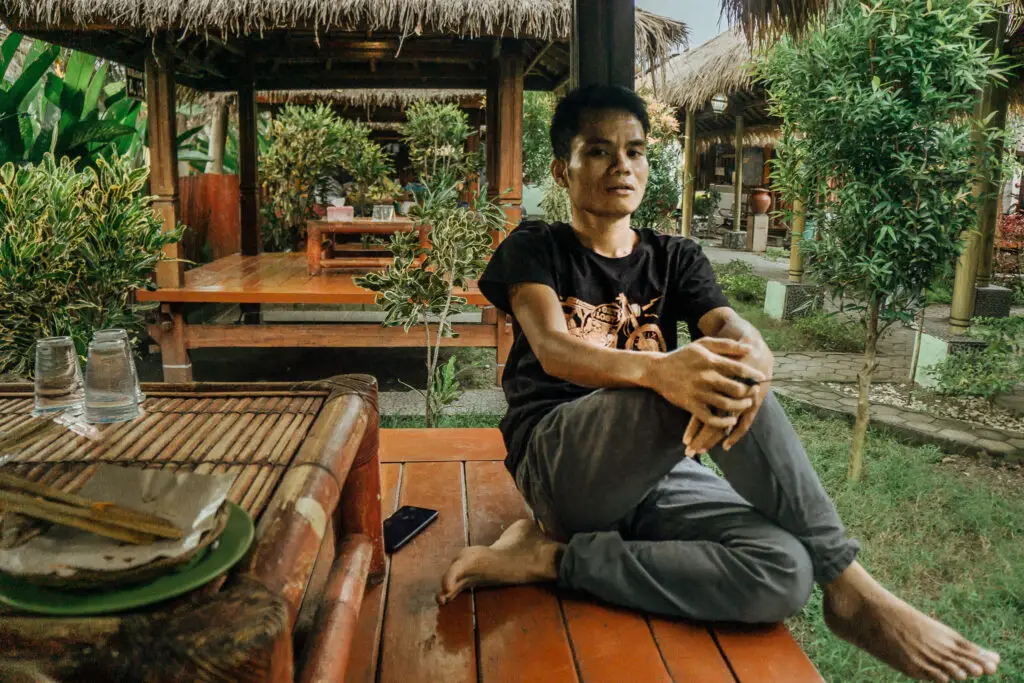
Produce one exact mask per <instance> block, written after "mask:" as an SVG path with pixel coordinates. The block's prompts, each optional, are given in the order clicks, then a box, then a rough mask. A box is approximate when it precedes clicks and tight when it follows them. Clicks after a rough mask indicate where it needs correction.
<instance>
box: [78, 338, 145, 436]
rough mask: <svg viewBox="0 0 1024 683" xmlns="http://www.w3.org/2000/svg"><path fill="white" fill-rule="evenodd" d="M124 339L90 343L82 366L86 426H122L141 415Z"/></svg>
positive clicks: (129, 352) (130, 361)
mask: <svg viewBox="0 0 1024 683" xmlns="http://www.w3.org/2000/svg"><path fill="white" fill-rule="evenodd" d="M133 367H134V363H133V361H132V356H131V350H130V349H129V348H128V340H127V339H110V340H102V339H101V340H99V341H97V340H93V342H92V343H91V344H89V357H88V360H87V362H86V365H85V420H86V422H93V423H95V422H125V421H127V420H134V419H135V418H137V417H138V416H139V415H141V414H142V410H141V409H140V408H139V398H138V385H137V383H136V381H135V372H134V371H133Z"/></svg>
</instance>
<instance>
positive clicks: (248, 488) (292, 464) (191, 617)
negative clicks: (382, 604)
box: [0, 375, 384, 682]
mask: <svg viewBox="0 0 1024 683" xmlns="http://www.w3.org/2000/svg"><path fill="white" fill-rule="evenodd" d="M143 390H144V391H145V392H146V394H147V396H148V398H147V400H146V404H145V413H144V414H143V415H142V416H141V417H140V418H138V419H136V420H134V421H132V422H127V423H121V424H114V425H105V426H104V427H102V428H101V429H102V432H103V439H102V440H101V441H99V442H93V441H89V440H87V439H85V438H83V437H79V436H76V435H74V434H72V433H71V432H69V431H66V430H59V431H58V430H49V431H46V432H43V433H42V434H41V435H40V436H37V437H28V438H26V440H25V441H23V442H21V443H20V444H19V447H20V448H19V451H18V453H17V454H16V455H15V457H14V459H13V461H12V462H8V463H7V464H6V465H4V466H2V467H0V471H6V472H11V473H14V474H18V475H21V476H24V477H27V478H30V479H33V480H35V481H39V482H43V483H46V484H50V485H54V486H58V487H60V488H62V489H64V490H66V491H71V490H75V489H77V488H78V487H79V486H81V484H82V483H84V481H85V480H87V479H88V477H89V476H91V474H92V472H93V471H94V470H95V467H96V464H97V463H101V462H108V463H116V464H121V465H130V466H139V467H149V468H173V469H180V468H185V469H188V470H191V471H195V472H199V473H232V474H235V475H237V478H236V480H235V483H234V486H233V487H232V489H231V492H230V493H229V497H230V498H231V499H232V500H233V501H235V502H236V503H238V504H239V505H241V506H242V507H243V508H245V509H246V511H247V512H249V514H250V515H251V516H252V517H253V519H254V521H255V522H256V539H255V541H254V543H253V546H252V548H251V549H250V551H249V553H248V554H247V555H246V557H245V558H244V559H243V560H242V562H240V563H239V564H238V565H237V566H236V567H235V568H233V569H232V570H231V571H229V572H228V574H227V575H226V576H223V577H221V578H219V579H217V580H215V581H213V582H211V583H210V584H207V585H206V586H204V587H203V588H200V589H198V590H196V591H194V592H193V593H191V594H189V595H186V596H184V597H182V598H179V599H176V600H172V601H168V602H164V603H161V604H158V605H153V606H151V607H146V608H142V609H139V610H136V611H133V612H131V613H125V614H114V615H105V616H99V617H93V618H74V619H71V618H51V617H41V616H38V615H27V614H21V613H17V612H14V611H12V610H9V609H7V610H6V611H4V609H0V615H2V616H0V679H5V676H4V670H3V667H4V666H8V665H11V663H12V662H14V663H19V664H21V665H25V666H27V667H30V668H34V669H38V670H40V671H42V672H43V673H45V674H48V675H50V676H52V677H54V678H56V679H58V680H68V681H70V680H90V681H101V680H102V681H108V680H109V681H114V680H117V681H143V680H144V681H224V680H231V681H254V682H255V681H292V680H301V681H321V680H341V677H343V675H344V670H345V667H346V664H347V661H348V655H349V649H350V647H351V643H352V636H353V632H354V629H355V623H356V618H357V616H358V614H359V610H360V607H361V603H362V598H363V593H364V588H365V586H366V584H367V583H368V582H374V581H378V580H380V579H381V578H382V577H383V572H384V548H383V542H382V531H381V507H380V466H379V457H378V452H377V446H378V438H379V434H378V416H377V405H376V404H377V387H376V381H375V380H374V379H373V378H372V377H369V376H366V375H345V376H340V377H335V378H332V379H329V380H324V381H320V382H310V383H302V384H269V383H260V384H200V383H194V384H149V385H144V386H143ZM31 409H32V391H31V387H30V386H28V385H16V384H13V385H0V431H5V432H10V431H11V430H12V429H14V428H16V427H18V426H19V425H22V424H24V423H26V422H27V421H28V420H30V419H31V418H30V415H29V412H30V411H31Z"/></svg>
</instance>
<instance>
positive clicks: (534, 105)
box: [523, 91, 555, 185]
mask: <svg viewBox="0 0 1024 683" xmlns="http://www.w3.org/2000/svg"><path fill="white" fill-rule="evenodd" d="M554 114H555V96H554V94H553V93H549V92H540V91H530V92H526V93H523V183H525V184H526V185H543V184H544V183H545V181H546V180H548V179H549V178H550V177H551V160H552V157H553V153H552V151H551V117H552V116H554Z"/></svg>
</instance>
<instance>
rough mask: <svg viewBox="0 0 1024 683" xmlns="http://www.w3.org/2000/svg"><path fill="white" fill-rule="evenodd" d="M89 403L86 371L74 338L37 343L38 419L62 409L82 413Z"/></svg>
mask: <svg viewBox="0 0 1024 683" xmlns="http://www.w3.org/2000/svg"><path fill="white" fill-rule="evenodd" d="M84 400H85V393H84V391H83V388H82V368H81V366H80V365H79V364H78V351H77V350H76V349H75V343H74V342H73V341H72V340H71V337H47V338H46V339H40V340H39V341H38V342H36V369H35V407H34V408H33V410H32V414H33V415H35V416H37V417H38V416H40V415H50V414H52V413H56V412H59V411H61V410H70V411H79V410H81V409H82V405H83V403H84Z"/></svg>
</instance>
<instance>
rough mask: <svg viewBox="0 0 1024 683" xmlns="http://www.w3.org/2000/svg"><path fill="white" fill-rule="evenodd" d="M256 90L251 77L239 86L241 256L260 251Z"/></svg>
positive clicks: (253, 254) (252, 254) (254, 254)
mask: <svg viewBox="0 0 1024 683" xmlns="http://www.w3.org/2000/svg"><path fill="white" fill-rule="evenodd" d="M256 131H257V121H256V91H255V89H254V88H253V83H252V81H251V80H247V81H245V82H244V83H242V85H241V86H240V87H239V88H238V189H239V194H240V200H239V201H240V204H241V206H240V209H241V212H242V256H256V255H257V254H258V253H259V252H260V226H259V194H258V189H257V185H258V178H257V168H258V163H259V161H258V159H257V155H258V149H259V148H258V142H257V137H256Z"/></svg>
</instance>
